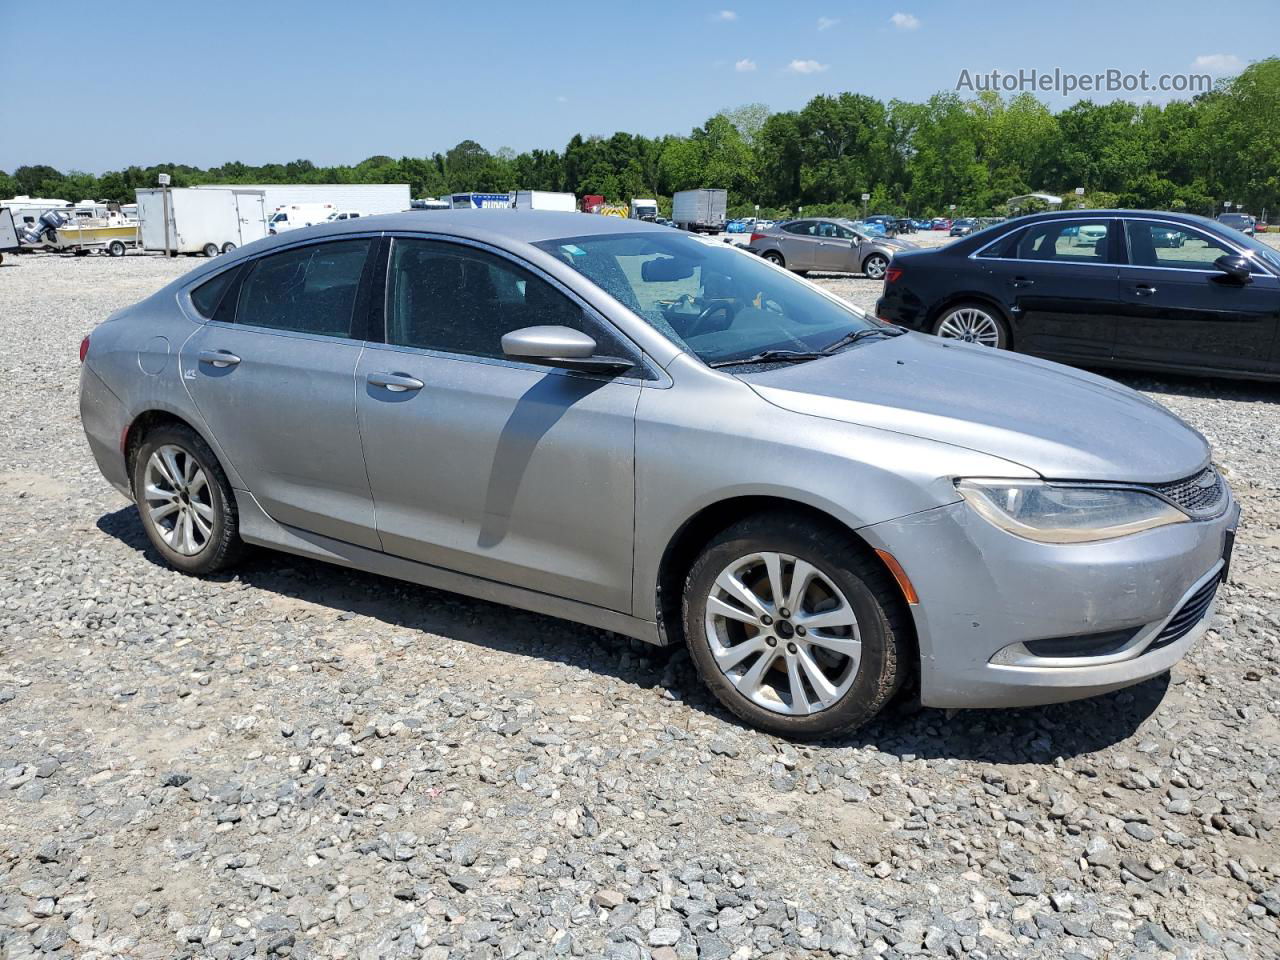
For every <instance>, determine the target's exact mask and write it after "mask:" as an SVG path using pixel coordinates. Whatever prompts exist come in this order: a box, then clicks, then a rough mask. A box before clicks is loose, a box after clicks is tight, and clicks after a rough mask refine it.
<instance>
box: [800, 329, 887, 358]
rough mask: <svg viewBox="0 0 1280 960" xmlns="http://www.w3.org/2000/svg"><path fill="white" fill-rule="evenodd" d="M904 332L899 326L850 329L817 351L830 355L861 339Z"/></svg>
mask: <svg viewBox="0 0 1280 960" xmlns="http://www.w3.org/2000/svg"><path fill="white" fill-rule="evenodd" d="M903 333H906V331H905V330H902V329H900V328H899V327H868V328H866V329H865V330H851V331H850V332H849V333H846V334H845V335H844V336H843V337H841V338H840V339H839V340H836V341H835V342H834V343H828V344H827V345H826V346H825V347H823V348H822V350H821V351H819V352H820V353H821V354H822V355H823V356H830V355H831V354H833V353H835V352H836V351H837V350H839V349H840V348H841V347H848V346H852V345H853V344H855V343H858V342H860V341H862V340H866V339H868V338H870V337H896V336H898V335H899V334H903Z"/></svg>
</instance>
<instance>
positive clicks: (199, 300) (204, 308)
mask: <svg viewBox="0 0 1280 960" xmlns="http://www.w3.org/2000/svg"><path fill="white" fill-rule="evenodd" d="M235 278H236V271H235V270H234V269H231V270H223V271H222V272H221V273H219V274H218V275H217V276H215V277H211V278H210V279H208V280H206V281H205V282H204V283H202V284H200V286H198V287H196V288H195V289H194V290H192V291H191V305H192V306H194V307H195V308H196V310H197V312H199V314H200V316H202V317H204V318H205V319H209V318H211V317H212V316H213V315H214V313H216V312H217V310H218V304H220V303H221V302H222V298H223V296H224V295H225V294H226V292H227V290H229V289H230V288H231V283H232V281H233V280H235Z"/></svg>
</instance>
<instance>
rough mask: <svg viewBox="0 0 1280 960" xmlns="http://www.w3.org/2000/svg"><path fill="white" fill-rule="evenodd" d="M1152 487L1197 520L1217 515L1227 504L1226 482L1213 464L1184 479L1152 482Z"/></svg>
mask: <svg viewBox="0 0 1280 960" xmlns="http://www.w3.org/2000/svg"><path fill="white" fill-rule="evenodd" d="M1151 489H1152V490H1154V491H1155V492H1156V493H1158V494H1160V496H1162V497H1164V498H1165V499H1166V500H1169V501H1170V502H1172V503H1173V504H1174V505H1175V506H1177V507H1178V508H1179V509H1180V510H1182V511H1183V512H1185V513H1187V514H1188V515H1190V516H1192V517H1195V518H1196V519H1197V520H1202V519H1204V518H1205V517H1215V516H1217V515H1218V514H1219V513H1221V512H1222V511H1223V509H1225V507H1226V505H1227V488H1226V484H1224V483H1223V482H1222V478H1221V477H1220V476H1218V471H1217V470H1215V469H1213V467H1212V466H1208V467H1205V468H1204V469H1203V470H1201V471H1200V472H1199V473H1197V474H1195V475H1194V476H1190V477H1187V478H1186V479H1184V480H1175V481H1174V482H1173V483H1155V484H1152V485H1151Z"/></svg>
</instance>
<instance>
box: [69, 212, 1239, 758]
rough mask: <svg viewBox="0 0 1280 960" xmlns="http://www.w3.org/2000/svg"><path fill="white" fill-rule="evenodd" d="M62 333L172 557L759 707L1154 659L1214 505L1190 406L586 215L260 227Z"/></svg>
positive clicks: (1007, 687) (750, 709)
mask: <svg viewBox="0 0 1280 960" xmlns="http://www.w3.org/2000/svg"><path fill="white" fill-rule="evenodd" d="M965 242H966V241H963V240H962V241H960V243H961V244H963V243H965ZM375 264H377V265H378V269H376V270H375V269H373V267H374V265H375ZM384 286H385V293H386V295H385V297H384V296H381V295H376V296H375V295H372V294H373V291H374V289H375V288H376V289H377V290H379V291H381V290H382V289H383V287H384ZM80 355H81V359H82V361H83V364H82V367H81V376H80V412H81V418H82V423H83V426H84V429H85V433H86V436H87V438H88V441H89V446H90V449H91V450H92V452H93V456H94V457H95V458H96V460H97V463H98V465H99V467H100V468H101V470H102V472H103V473H104V475H105V476H106V478H107V479H108V480H109V481H110V482H111V483H112V484H113V485H114V486H115V487H116V488H117V489H119V490H120V491H121V492H122V493H123V494H125V495H126V496H128V497H130V498H131V499H133V500H135V502H136V503H137V504H138V512H139V516H140V518H141V524H142V528H143V530H144V531H145V533H146V536H147V538H148V540H149V541H150V543H151V545H152V547H153V548H154V550H155V551H156V555H157V556H158V557H160V558H161V559H162V560H163V561H164V562H166V563H168V564H169V565H170V566H172V567H174V568H176V569H178V570H180V571H183V572H185V573H188V574H194V575H202V576H203V575H210V574H214V573H216V572H218V571H221V570H225V569H228V568H230V567H232V566H234V564H235V562H236V561H237V559H238V558H239V557H240V556H241V555H242V552H243V548H244V546H245V545H247V544H256V545H259V546H264V547H270V548H273V549H276V550H282V551H285V552H288V553H294V554H299V555H302V556H306V557H312V558H315V559H320V560H324V561H328V562H333V563H338V564H341V565H342V566H344V567H345V568H347V569H359V570H368V571H373V572H376V573H379V574H382V575H384V576H389V577H395V578H400V579H403V580H408V581H413V582H416V583H421V584H427V585H430V586H433V587H437V588H442V589H446V590H451V591H454V592H458V593H464V594H469V595H471V596H475V597H480V598H483V599H485V600H489V601H496V602H499V603H506V604H511V605H513V606H517V607H523V608H525V609H528V610H533V611H537V612H540V613H543V614H550V615H553V616H558V617H564V618H567V619H570V620H576V621H579V622H582V623H586V624H590V625H593V626H595V627H598V628H602V629H606V630H610V631H614V632H617V633H621V634H625V635H628V636H632V637H637V638H641V639H643V640H647V641H650V642H653V643H677V642H683V643H685V644H687V645H688V649H689V652H690V655H691V657H692V659H693V662H694V664H695V665H696V667H697V670H698V672H699V674H700V675H701V676H702V678H703V679H704V680H705V681H706V683H707V684H708V686H709V687H710V688H711V690H712V691H713V692H714V693H715V695H716V696H717V697H718V698H720V700H721V702H722V703H724V704H725V706H727V707H728V708H729V709H730V710H732V711H733V712H734V713H736V714H738V715H739V716H740V717H742V718H744V719H745V720H746V721H748V722H750V723H753V724H755V725H757V726H759V727H761V728H763V729H766V730H770V731H774V732H776V733H779V734H782V735H786V736H796V737H804V736H826V735H831V734H832V733H835V732H838V731H842V730H848V729H850V728H852V727H853V726H855V725H857V724H859V723H861V722H863V721H865V720H866V719H868V718H869V717H871V716H873V715H874V714H875V713H876V712H877V711H879V710H880V708H881V707H883V706H884V705H885V703H886V702H887V701H888V700H889V699H890V698H891V697H892V696H893V695H894V694H895V692H896V691H897V690H898V689H899V688H901V687H902V686H903V684H904V683H905V682H907V681H908V680H909V679H910V680H913V681H914V680H918V689H919V696H920V699H921V700H922V701H923V702H924V703H925V704H928V705H932V706H940V707H964V706H986V707H990V706H1011V705H1022V704H1032V703H1042V702H1054V701H1059V700H1065V699H1071V698H1076V697H1083V696H1091V695H1094V694H1097V693H1101V692H1104V691H1108V690H1113V689H1116V688H1119V687H1124V686H1127V685H1129V684H1133V683H1137V682H1139V681H1141V680H1143V679H1146V678H1148V677H1152V676H1155V675H1158V674H1161V673H1164V672H1165V671H1167V670H1168V669H1169V668H1170V667H1171V665H1172V664H1174V663H1176V662H1177V661H1178V660H1179V659H1180V658H1181V657H1182V656H1183V655H1184V654H1185V653H1186V652H1187V651H1188V650H1189V649H1190V647H1191V646H1192V644H1194V643H1195V642H1196V640H1197V638H1198V637H1200V636H1201V635H1202V634H1203V632H1204V630H1205V627H1206V624H1207V623H1208V620H1209V618H1210V616H1211V614H1212V612H1213V604H1214V596H1215V591H1216V590H1217V585H1218V583H1219V582H1220V581H1221V580H1222V579H1223V578H1224V576H1225V573H1226V565H1227V561H1228V558H1229V553H1228V551H1227V549H1226V547H1227V546H1229V544H1230V542H1231V533H1232V531H1233V530H1234V527H1235V523H1236V516H1237V513H1238V510H1237V508H1236V506H1235V503H1234V501H1233V499H1232V496H1231V493H1230V491H1229V489H1228V487H1227V485H1226V483H1225V482H1224V481H1223V480H1222V478H1221V477H1219V476H1218V474H1217V473H1216V472H1215V471H1214V469H1213V467H1212V466H1211V465H1210V458H1211V451H1210V449H1209V446H1208V444H1207V443H1206V442H1205V440H1204V438H1203V437H1202V436H1201V435H1200V434H1199V433H1197V432H1196V431H1195V430H1193V429H1191V428H1190V427H1188V426H1187V425H1186V424H1184V423H1183V422H1182V421H1180V420H1179V419H1178V418H1177V417H1176V416H1174V415H1173V414H1172V413H1170V412H1168V411H1167V410H1165V409H1164V408H1162V407H1160V406H1158V405H1157V404H1154V403H1151V402H1150V401H1148V400H1146V399H1145V398H1143V397H1141V396H1139V395H1138V394H1136V393H1134V392H1132V391H1129V390H1126V389H1124V388H1123V387H1119V386H1117V385H1115V384H1111V383H1108V382H1107V381H1104V380H1102V379H1099V378H1097V377H1093V376H1090V375H1087V374H1082V373H1078V372H1075V371H1071V370H1068V369H1066V368H1063V367H1059V366H1056V365H1054V364H1049V363H1041V362H1031V361H1027V360H1025V359H1015V358H1013V357H1010V356H1009V355H1006V354H999V353H996V352H994V351H987V350H978V349H973V348H966V347H963V346H958V345H955V344H944V343H942V342H940V341H938V340H935V339H933V338H929V337H922V336H917V335H913V334H905V333H902V332H900V331H898V330H897V329H895V328H893V327H891V326H888V325H884V324H881V323H879V322H877V321H875V320H874V319H872V318H870V317H867V316H866V315H865V314H863V313H862V312H861V311H859V310H858V309H857V308H855V307H853V306H851V305H850V304H848V303H845V302H844V301H842V300H841V299H840V298H838V297H834V296H831V295H829V294H827V293H826V292H824V291H822V290H819V289H817V288H816V287H814V286H812V285H810V284H808V283H806V282H804V281H802V280H799V279H796V278H794V277H792V276H790V275H788V274H787V273H786V272H785V271H782V270H779V269H777V268H776V267H774V266H772V265H770V264H766V263H762V262H761V261H760V260H759V259H758V258H756V257H752V256H748V255H746V254H744V253H743V252H741V251H739V250H736V249H735V248H733V247H732V246H730V245H727V244H720V243H708V242H706V241H705V240H701V239H699V238H696V237H691V236H689V235H687V234H685V233H678V232H675V231H672V230H668V229H663V228H661V227H656V226H653V225H650V224H646V223H641V222H636V221H634V220H625V219H621V218H614V217H584V216H582V215H581V214H579V213H560V212H543V211H530V212H522V211H504V210H495V211H490V212H489V213H487V214H486V215H484V216H477V215H475V214H474V213H467V212H454V211H446V212H442V213H440V214H438V215H433V216H431V217H423V216H421V215H420V214H403V215H388V216H382V217H377V218H361V219H360V220H359V221H352V222H347V223H342V224H332V225H323V226H319V227H315V228H312V229H308V230H296V231H290V232H289V233H287V234H284V235H281V236H279V237H276V238H272V239H268V240H264V241H259V242H257V243H254V244H251V245H250V246H248V247H246V248H241V249H240V250H237V251H236V252H235V253H233V254H231V255H230V256H227V257H220V258H218V259H217V260H214V261H209V262H207V263H206V264H205V265H204V266H203V267H202V268H197V269H196V270H194V271H192V272H191V273H189V274H187V275H186V276H184V277H181V278H179V279H177V280H175V281H174V282H172V283H170V284H169V285H168V286H166V287H165V288H163V289H162V290H160V291H159V292H157V293H156V294H154V295H153V296H151V297H149V298H147V299H146V300H143V301H142V302H141V303H139V304H137V305H135V306H133V307H131V308H127V309H125V310H122V311H120V312H118V313H115V314H113V315H112V317H111V319H110V320H109V321H106V322H104V323H102V324H100V325H99V326H98V327H97V328H96V329H94V330H93V331H92V333H91V335H90V336H89V337H87V338H86V339H85V342H84V343H82V344H81V349H80ZM1104 425H1105V429H1102V427H1103V426H1104ZM440 451H447V452H448V455H447V456H441V455H440ZM958 478H959V479H958ZM1044 478H1049V479H1044ZM1060 478H1061V479H1060ZM1066 478H1070V479H1066ZM126 562H127V561H126ZM135 562H138V563H141V562H143V561H142V560H141V559H138V560H136V561H135ZM211 589H213V590H216V589H217V586H216V584H215V585H214V586H213V587H212V588H211ZM419 599H420V601H421V602H423V603H427V604H432V603H435V602H436V600H435V598H434V596H433V595H430V594H422V595H420V597H419ZM975 624H976V625H977V626H976V627H975V626H974V625H975ZM420 642H422V643H431V642H432V637H430V636H429V635H426V634H423V635H422V637H421V640H420ZM482 653H483V650H482V649H480V648H477V655H480V654H482ZM913 685H914V684H913Z"/></svg>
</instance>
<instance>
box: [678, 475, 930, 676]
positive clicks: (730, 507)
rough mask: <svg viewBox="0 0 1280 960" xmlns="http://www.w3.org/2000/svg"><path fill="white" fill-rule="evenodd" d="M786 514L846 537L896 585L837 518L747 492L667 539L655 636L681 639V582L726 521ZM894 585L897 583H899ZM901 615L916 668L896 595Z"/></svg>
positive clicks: (710, 508)
mask: <svg viewBox="0 0 1280 960" xmlns="http://www.w3.org/2000/svg"><path fill="white" fill-rule="evenodd" d="M784 512H785V513H791V514H794V515H799V516H803V517H805V518H807V519H808V520H809V521H810V522H812V523H814V524H817V525H820V526H826V527H831V528H834V529H836V530H839V531H840V532H841V533H844V534H846V535H848V536H849V537H850V538H852V539H853V540H854V541H855V542H856V543H857V544H859V545H860V547H861V549H862V550H863V551H864V553H865V556H866V557H867V558H868V559H869V560H870V561H871V562H872V563H874V564H875V565H877V566H878V567H880V568H881V570H883V572H884V574H885V576H886V577H888V579H889V580H890V582H892V583H899V581H898V578H897V577H896V576H895V574H894V571H893V570H891V569H890V568H889V566H888V564H886V563H885V561H884V560H883V558H881V556H880V555H879V554H878V553H877V552H876V551H875V549H874V548H872V546H871V545H870V544H869V543H867V541H866V539H865V538H863V537H862V536H861V535H859V533H858V531H857V530H855V529H853V528H852V527H850V526H849V525H848V524H847V523H844V522H842V521H841V520H840V519H839V518H838V517H836V516H834V515H833V514H831V513H828V512H827V511H825V510H822V509H820V508H819V507H815V506H813V505H812V504H808V503H804V502H802V501H799V500H792V499H788V498H786V497H781V496H776V495H771V494H747V495H740V496H733V497H728V498H725V499H722V500H717V501H716V502H714V503H710V504H707V505H706V506H704V507H702V508H701V509H700V510H698V512H697V513H695V514H694V515H693V516H691V517H690V518H689V519H687V520H686V521H685V522H684V523H683V524H682V525H681V526H680V527H679V529H677V530H676V532H675V533H674V534H673V535H672V536H671V538H670V540H668V542H667V545H666V548H665V549H664V550H663V552H662V558H661V560H660V561H659V564H658V577H657V583H656V585H655V588H656V591H657V597H656V608H657V612H658V634H659V636H660V637H661V639H662V642H663V643H665V644H678V643H683V642H684V631H683V627H682V623H681V622H682V616H681V603H682V600H683V595H684V580H685V577H686V576H687V575H688V573H689V570H690V568H691V567H692V566H693V563H694V561H695V560H696V559H697V557H698V555H699V554H700V553H701V552H702V550H703V548H704V547H705V546H706V545H707V544H708V543H709V542H710V541H711V539H712V538H713V537H714V536H715V535H716V534H718V533H720V532H721V531H722V530H724V529H726V528H727V527H729V526H730V525H732V524H734V523H736V522H738V521H739V520H742V519H745V518H746V517H750V516H756V515H759V514H766V513H784ZM899 589H901V587H900V586H899ZM899 599H900V601H901V603H902V604H903V607H904V612H905V614H906V616H905V617H904V618H903V619H904V622H905V623H908V624H910V625H911V629H910V636H909V637H906V638H904V640H905V642H906V643H907V644H908V646H909V648H910V651H911V655H910V662H911V664H912V667H913V668H914V669H915V670H918V668H919V663H920V654H919V643H918V642H917V639H916V632H915V618H914V616H913V614H912V612H911V608H910V606H909V604H908V603H907V600H906V597H905V596H901V595H900V596H899Z"/></svg>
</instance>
